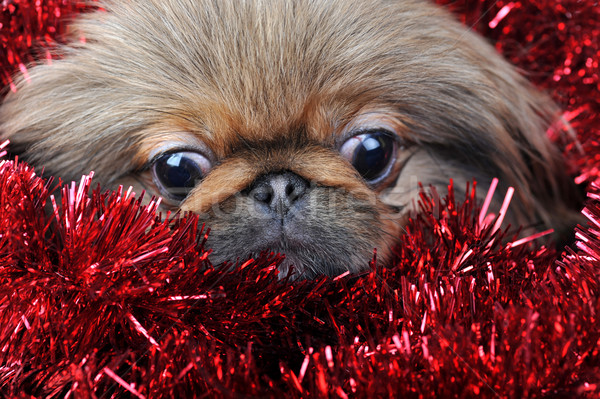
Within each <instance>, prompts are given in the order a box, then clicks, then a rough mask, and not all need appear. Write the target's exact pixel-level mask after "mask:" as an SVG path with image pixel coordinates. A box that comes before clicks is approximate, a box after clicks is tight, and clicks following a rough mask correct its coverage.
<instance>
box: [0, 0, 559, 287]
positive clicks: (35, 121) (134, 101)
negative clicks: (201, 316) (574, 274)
mask: <svg viewBox="0 0 600 399" xmlns="http://www.w3.org/2000/svg"><path fill="white" fill-rule="evenodd" d="M102 7H103V10H101V11H97V12H92V13H90V14H86V15H84V16H82V17H80V18H79V20H78V21H77V22H76V23H75V25H74V32H75V34H74V38H73V40H72V41H71V43H70V44H68V45H67V46H64V47H61V48H60V49H58V50H57V51H58V52H59V53H60V57H59V59H57V60H55V61H53V62H52V64H51V65H45V64H40V65H37V66H34V67H33V68H31V69H30V71H29V76H30V78H29V79H30V81H29V82H26V81H21V83H20V84H19V86H18V91H17V92H16V93H10V94H9V95H8V96H7V98H6V100H5V102H4V105H3V106H2V108H1V109H0V135H2V137H5V138H9V139H10V140H11V142H12V149H13V150H15V151H16V152H18V153H20V154H21V156H22V157H23V158H25V159H26V160H28V161H29V162H31V163H33V164H34V165H40V166H44V167H45V168H46V171H47V172H49V173H50V174H53V175H57V176H60V177H62V178H63V179H77V178H78V177H79V176H80V175H81V174H84V173H88V172H89V171H90V170H95V171H96V176H97V178H98V179H99V180H100V182H101V184H103V185H104V186H105V187H106V188H115V187H116V186H118V185H119V184H124V185H132V186H134V188H136V191H137V192H139V191H141V190H146V191H148V192H149V193H151V194H154V195H159V196H161V197H163V198H164V202H163V204H164V206H165V207H168V208H172V209H178V208H179V209H182V210H185V211H193V212H196V213H199V214H200V215H201V217H202V218H203V220H205V221H206V222H207V225H208V227H210V228H211V234H210V236H209V241H208V245H209V247H212V248H213V249H214V255H213V258H212V260H213V263H220V262H223V261H225V260H227V259H228V258H230V257H231V256H232V255H235V256H241V255H243V254H248V255H250V254H256V253H258V252H260V251H262V250H274V251H279V252H282V253H284V254H286V262H284V265H283V266H282V267H283V268H286V267H287V266H289V265H295V266H296V268H298V269H299V270H300V271H302V272H303V273H304V275H305V276H307V277H310V276H313V275H316V274H321V273H326V274H330V275H336V274H339V273H342V272H343V271H345V270H350V271H351V272H357V271H360V270H363V269H365V268H366V267H367V265H368V261H369V260H370V259H371V257H372V255H373V250H374V249H375V248H377V249H378V257H380V258H383V259H385V258H387V257H389V255H390V247H391V246H392V245H393V243H394V241H395V240H397V239H398V237H399V236H400V235H401V232H402V228H403V225H404V224H405V222H406V218H407V215H408V214H409V211H410V210H411V209H413V207H412V203H413V201H414V199H415V196H416V194H417V192H418V182H421V183H423V184H424V185H425V186H428V185H433V186H439V187H441V188H445V186H446V185H447V184H448V182H449V179H451V178H452V179H454V181H455V185H456V187H457V188H463V187H465V184H466V182H467V181H470V180H472V179H476V180H477V181H478V183H479V184H480V186H481V185H483V186H484V187H485V185H486V184H487V183H489V181H490V180H491V178H493V177H498V178H499V179H500V181H501V183H502V184H504V186H505V187H506V186H509V185H510V186H514V187H515V188H516V190H517V200H516V201H514V202H515V203H514V204H513V205H512V215H511V220H512V221H513V222H514V223H517V224H535V223H545V224H551V220H550V218H549V215H550V214H551V213H552V214H553V215H558V214H563V213H564V214H566V213H567V209H568V206H567V203H566V201H565V195H564V194H563V191H568V190H569V189H565V187H567V185H568V184H569V183H568V182H569V180H568V178H567V177H566V176H565V175H564V172H563V168H562V167H561V165H560V162H559V161H558V159H559V157H558V154H557V153H556V150H555V149H553V147H552V146H551V145H550V143H549V141H548V139H547V137H546V135H545V130H546V129H547V127H548V126H549V124H550V123H551V121H552V120H553V119H554V118H556V115H557V112H556V109H555V106H554V105H553V104H552V103H551V102H550V101H549V100H548V99H547V98H546V97H545V96H544V95H542V94H540V93H539V92H537V91H535V90H533V89H532V88H531V87H530V85H529V84H528V83H527V82H526V81H525V79H524V78H522V77H521V76H520V75H519V74H517V73H516V72H515V71H514V70H513V68H512V67H511V66H509V65H508V64H507V63H506V62H505V61H504V60H502V59H501V58H500V57H499V56H498V55H497V54H496V52H495V50H494V49H493V48H492V47H491V46H489V45H488V44H487V43H485V42H484V41H483V40H482V39H481V38H479V37H477V36H476V35H474V34H473V33H471V32H469V31H467V30H465V28H464V27H462V26H461V25H459V24H458V23H456V22H455V21H453V20H452V18H451V17H450V16H449V15H448V14H447V13H446V12H445V11H444V10H442V9H439V8H437V7H434V6H433V5H430V4H426V3H425V2H423V1H421V0H399V1H384V0H381V1H368V2H365V1H358V0H357V1H353V0H336V1H331V0H294V1H293V0H278V1H271V2H267V1H263V0H256V1H220V0H219V1H217V0H212V1H211V0H144V1H141V0H140V1H138V0H135V1H114V2H106V3H104V4H103V5H102ZM479 191H480V193H481V192H483V191H485V190H481V189H480V190H479ZM556 219H559V220H561V221H563V222H564V221H565V220H566V219H565V218H556ZM555 227H556V226H555Z"/></svg>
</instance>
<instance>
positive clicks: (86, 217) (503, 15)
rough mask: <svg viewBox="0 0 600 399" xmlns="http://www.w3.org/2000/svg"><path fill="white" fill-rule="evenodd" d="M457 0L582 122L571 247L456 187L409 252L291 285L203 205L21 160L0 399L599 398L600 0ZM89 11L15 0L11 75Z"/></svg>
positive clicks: (3, 278) (4, 281)
mask: <svg viewBox="0 0 600 399" xmlns="http://www.w3.org/2000/svg"><path fill="white" fill-rule="evenodd" d="M440 3H444V4H446V6H448V7H450V8H451V9H453V10H454V11H455V12H457V13H458V14H459V16H460V17H461V18H462V19H463V22H465V23H466V24H467V25H468V26H472V27H473V28H474V29H476V30H478V31H479V32H481V33H482V34H484V35H485V36H487V37H488V38H490V40H492V41H493V42H494V43H495V45H496V47H497V48H498V49H499V51H501V52H502V53H503V54H504V55H505V56H506V57H507V58H509V59H510V60H511V61H512V62H513V63H515V64H516V65H518V66H519V67H521V68H522V69H523V70H524V71H526V73H527V74H528V76H529V77H530V78H531V79H532V80H533V81H534V82H535V83H536V84H538V85H539V86H540V87H542V88H545V89H547V90H550V91H551V93H552V94H553V96H554V97H555V99H556V100H557V101H558V102H559V103H560V104H561V105H562V106H563V107H564V109H565V118H566V119H568V120H569V121H570V122H571V124H572V126H573V129H574V134H575V135H574V136H573V135H570V133H569V132H551V133H552V134H553V135H554V137H555V139H556V140H557V142H558V143H559V144H560V145H562V146H563V148H564V149H565V155H566V157H567V158H568V159H569V161H570V165H571V167H572V168H573V172H574V174H576V178H577V180H578V181H579V182H585V183H587V184H589V189H588V197H589V201H588V204H587V206H586V208H585V209H584V211H583V212H584V214H585V215H586V216H587V217H588V219H589V226H588V227H585V228H584V227H578V228H577V229H576V231H575V233H576V238H577V241H576V243H575V244H574V245H573V249H569V248H567V249H566V250H565V251H563V252H559V251H556V250H554V249H550V248H547V247H544V246H541V245H539V244H535V240H534V238H536V237H522V236H521V235H519V233H518V232H516V233H515V232H512V231H510V232H509V231H501V230H499V229H498V228H497V224H496V221H497V218H494V216H493V215H492V216H488V215H487V211H486V210H485V204H483V205H484V209H480V207H481V205H482V204H476V203H475V200H474V194H473V190H469V191H468V193H467V195H466V197H465V198H454V195H453V190H452V186H451V185H450V187H449V191H448V194H447V195H445V194H444V195H442V198H441V199H440V196H439V195H433V196H426V195H422V197H421V200H420V205H419V206H420V207H421V209H420V210H421V212H420V214H419V216H418V217H416V218H415V219H414V220H411V221H410V223H409V225H408V226H407V233H406V234H405V235H403V236H402V237H401V239H400V240H399V242H398V246H397V248H396V249H395V254H396V261H395V262H394V264H392V265H382V264H380V263H378V262H377V260H376V259H373V261H372V262H371V271H370V272H368V273H365V274H364V275H360V276H340V277H339V278H335V279H328V278H319V279H316V280H314V281H290V280H289V279H287V278H281V277H280V276H278V273H277V264H278V262H280V260H281V257H280V256H279V255H274V254H268V253H265V254H262V255H261V256H260V257H259V258H257V259H249V260H247V261H246V262H243V261H242V262H240V263H239V264H236V265H231V266H230V267H224V268H218V269H215V268H213V267H212V265H211V264H210V254H209V253H208V252H206V251H205V249H204V247H203V243H204V240H205V231H206V230H205V229H204V228H203V227H202V226H199V225H198V220H197V218H196V217H195V216H194V215H186V216H184V217H179V216H170V215H169V216H167V218H166V220H165V217H164V216H165V215H158V214H157V203H156V202H152V203H151V204H150V205H146V206H143V205H141V201H140V199H139V198H134V197H133V196H132V195H131V194H130V193H128V192H112V193H111V192H109V193H104V192H101V191H100V190H99V189H96V190H93V191H92V194H89V195H88V194H87V193H88V189H89V187H90V186H91V184H92V180H91V177H89V176H88V177H85V178H84V179H83V180H82V181H81V182H80V183H79V184H74V183H73V184H69V185H63V184H60V183H53V182H52V181H51V180H50V181H48V180H45V179H42V178H40V177H38V176H37V175H36V174H35V172H34V171H33V170H32V168H31V167H29V166H27V165H26V164H24V163H22V162H21V161H19V160H18V159H17V160H8V159H5V160H4V161H0V397H7V398H8V397H23V398H25V397H27V398H30V397H40V398H42V397H61V398H62V397H90V398H93V397H98V398H99V397H112V396H129V397H138V398H154V397H165V398H171V397H191V396H203V395H206V396H208V397H215V396H216V397H244V396H257V397H277V398H279V397H369V398H371V397H382V396H392V397H405V396H406V397H476V396H477V397H479V396H482V397H511V398H521V397H565V398H571V397H590V398H591V397H598V395H600V353H599V350H600V323H599V321H598V319H597V317H598V313H599V311H600V302H599V294H598V293H599V288H600V287H599V286H598V285H599V284H600V275H599V274H600V269H599V267H598V266H599V262H600V187H599V186H598V184H597V181H598V178H599V172H598V158H600V148H599V146H600V145H599V144H598V137H599V136H598V133H599V131H598V129H599V128H600V123H599V122H597V120H596V119H594V118H595V117H596V116H597V114H598V111H599V110H600V87H599V83H600V81H599V78H598V74H599V72H598V71H599V68H598V62H599V61H600V40H599V39H600V37H599V36H600V10H599V8H600V7H598V5H597V4H595V3H594V1H592V0H583V1H575V0H569V1H558V0H543V1H542V0H540V1H536V0H529V1H517V2H503V1H500V2H497V3H496V2H491V1H484V0H464V1H447V0H446V1H440ZM84 8H85V7H84V6H83V5H81V4H79V3H77V2H75V1H60V2H55V1H42V2H32V1H13V2H4V3H2V4H1V5H0V12H1V16H0V23H1V27H0V43H1V46H2V48H3V50H4V53H3V57H0V63H1V68H2V74H1V75H2V76H3V79H4V82H5V83H6V85H7V86H8V87H9V89H10V82H11V80H10V78H9V76H10V75H11V74H12V73H13V72H16V71H20V73H26V64H27V63H28V62H29V61H31V60H33V58H34V57H36V58H40V57H44V56H45V52H44V51H37V52H35V53H34V52H33V50H32V48H37V49H40V48H42V49H44V48H46V47H47V46H50V45H51V44H52V43H53V42H54V40H59V39H60V34H63V33H65V32H66V30H67V28H66V23H65V21H66V19H67V18H66V16H68V15H71V14H73V13H76V12H79V11H82V10H84ZM4 146H5V144H2V145H0V147H4ZM582 150H583V151H582ZM0 152H2V148H0ZM58 191H60V192H61V196H60V200H56V199H54V197H52V193H55V194H56V193H58ZM57 198H58V197H57ZM45 204H51V205H50V206H49V207H46V208H45Z"/></svg>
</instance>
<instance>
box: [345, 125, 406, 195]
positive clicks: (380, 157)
mask: <svg viewBox="0 0 600 399" xmlns="http://www.w3.org/2000/svg"><path fill="white" fill-rule="evenodd" d="M396 147H397V143H396V139H395V137H394V135H393V134H392V133H391V132H388V131H387V130H371V131H367V132H364V133H361V134H357V135H356V136H354V137H351V138H350V139H348V140H347V141H346V142H345V143H344V144H343V145H342V148H341V149H340V153H341V154H342V156H343V157H344V158H346V159H347V160H348V161H350V163H351V164H352V166H354V168H356V170H357V171H358V173H360V175H361V176H362V177H363V178H364V179H365V180H366V181H367V182H368V183H370V184H376V183H379V182H380V181H381V180H383V179H384V178H385V177H387V176H388V174H389V173H390V171H391V169H392V164H393V161H394V159H395V156H396Z"/></svg>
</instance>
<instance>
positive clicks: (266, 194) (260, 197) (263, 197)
mask: <svg viewBox="0 0 600 399" xmlns="http://www.w3.org/2000/svg"><path fill="white" fill-rule="evenodd" d="M252 198H254V200H255V201H257V202H262V203H265V204H271V202H272V201H273V190H272V189H271V188H270V187H267V186H263V187H257V188H256V189H255V190H254V191H253V192H252Z"/></svg>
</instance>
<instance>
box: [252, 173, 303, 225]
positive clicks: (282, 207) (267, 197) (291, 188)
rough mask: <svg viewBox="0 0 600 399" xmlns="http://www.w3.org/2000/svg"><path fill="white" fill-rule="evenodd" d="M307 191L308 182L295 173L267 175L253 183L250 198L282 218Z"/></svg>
mask: <svg viewBox="0 0 600 399" xmlns="http://www.w3.org/2000/svg"><path fill="white" fill-rule="evenodd" d="M307 189H308V182H307V181H306V180H304V179H303V178H301V177H300V176H298V175H297V174H295V173H292V172H281V173H269V174H267V175H264V176H261V177H259V178H258V179H257V180H256V181H255V182H254V184H253V185H252V186H251V188H250V197H251V198H252V199H253V200H254V201H256V202H257V203H258V204H259V205H262V206H263V207H266V208H267V209H268V210H269V211H270V212H273V213H275V214H277V215H278V216H280V217H283V216H285V215H286V214H287V213H288V211H289V210H290V209H291V208H292V206H293V205H294V203H295V202H296V201H297V200H298V199H300V198H301V197H302V196H303V195H304V194H305V193H306V191H307Z"/></svg>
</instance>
